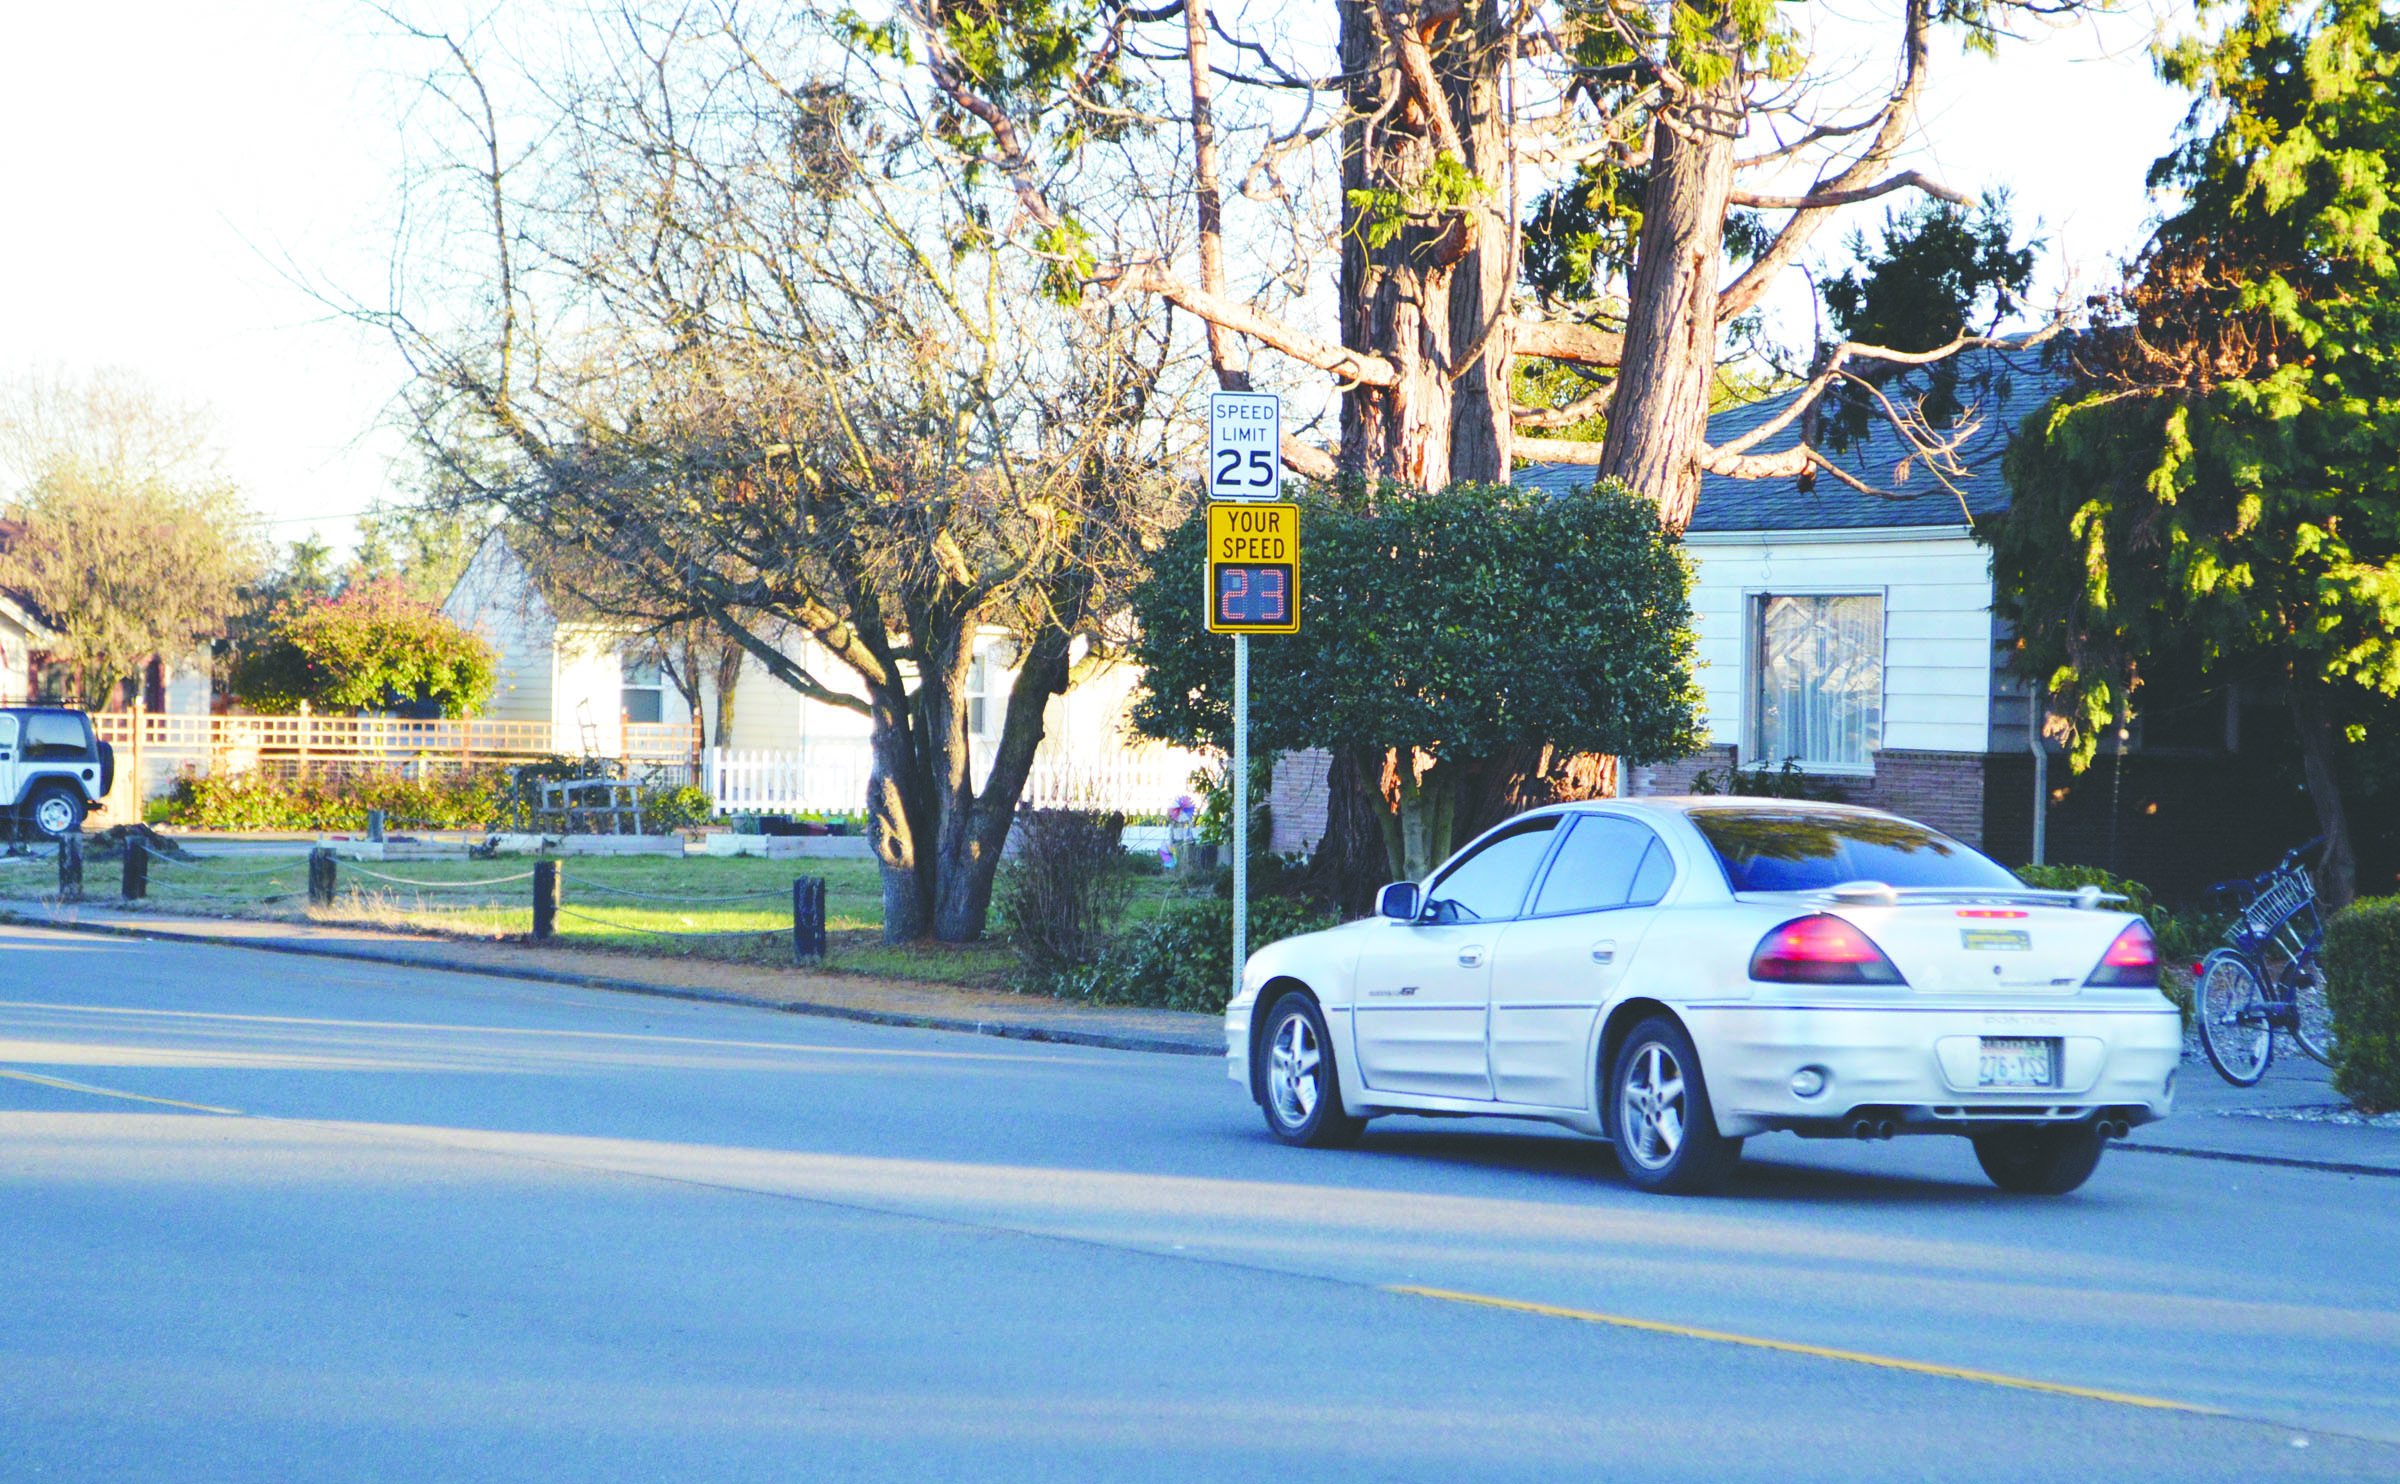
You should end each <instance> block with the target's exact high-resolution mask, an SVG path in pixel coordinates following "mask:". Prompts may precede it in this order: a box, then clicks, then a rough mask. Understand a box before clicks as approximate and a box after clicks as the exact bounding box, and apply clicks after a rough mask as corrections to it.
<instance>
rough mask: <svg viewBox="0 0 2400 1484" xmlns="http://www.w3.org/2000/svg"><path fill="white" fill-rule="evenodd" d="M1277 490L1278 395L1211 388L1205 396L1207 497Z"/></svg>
mask: <svg viewBox="0 0 2400 1484" xmlns="http://www.w3.org/2000/svg"><path fill="white" fill-rule="evenodd" d="M1282 494H1283V398H1281V397H1279V396H1277V395H1275V394H1274V393H1273V392H1212V393H1210V394H1209V398H1208V497H1209V498H1210V499H1212V500H1273V499H1276V498H1278V497H1280V496H1281V495H1282Z"/></svg>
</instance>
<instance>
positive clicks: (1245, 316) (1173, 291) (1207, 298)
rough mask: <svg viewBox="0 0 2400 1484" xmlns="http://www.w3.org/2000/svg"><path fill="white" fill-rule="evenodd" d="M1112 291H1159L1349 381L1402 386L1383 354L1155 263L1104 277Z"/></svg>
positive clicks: (1182, 306) (1187, 307)
mask: <svg viewBox="0 0 2400 1484" xmlns="http://www.w3.org/2000/svg"><path fill="white" fill-rule="evenodd" d="M1100 281H1101V282H1102V283H1104V284H1107V285H1108V287H1109V288H1110V290H1111V291H1112V292H1134V293H1148V294H1156V295H1158V296H1159V297H1160V298H1162V299H1164V300H1166V301H1167V302H1168V303H1170V304H1173V305H1174V306H1176V307H1177V308H1178V309H1184V310H1188V311H1190V312H1191V313H1193V314H1196V315H1198V316H1200V317H1201V318H1202V319H1204V320H1207V321H1209V322H1210V323H1211V324H1219V325H1223V326H1225V327H1226V328H1227V329H1229V330H1235V331H1239V332H1240V333H1242V334H1244V335H1247V336H1249V337H1250V338H1251V339H1253V340H1256V341H1258V342H1259V343H1260V344H1261V345H1266V346H1270V347H1272V348H1274V349H1276V350H1279V351H1282V352H1283V353H1284V354H1285V355H1287V356H1290V357H1291V358H1292V359H1294V360H1297V361H1305V362H1307V363H1308V364H1309V365H1311V366H1314V367H1316V368H1317V369H1318V370H1320V371H1330V372H1332V373H1333V374H1334V375H1336V376H1339V377H1341V378H1342V379H1343V380H1345V381H1353V382H1358V383H1361V384H1363V385H1366V386H1380V387H1389V386H1398V385H1399V384H1400V368H1399V367H1397V366H1395V365H1393V364H1392V363H1391V362H1390V361H1387V360H1385V359H1384V358H1383V357H1381V356H1369V355H1361V354H1360V353H1359V352H1357V351H1354V350H1351V349H1349V348H1348V347H1346V346H1340V345H1336V344H1334V343H1332V342H1331V341H1328V340H1320V339H1318V338H1317V337H1316V336H1314V335H1310V334H1307V333H1305V332H1303V331H1300V330H1295V329H1293V328H1292V327H1291V326H1289V325H1287V324H1284V323H1283V322H1282V321H1281V320H1277V319H1271V318H1269V317H1268V316H1266V315H1264V314H1261V313H1260V312H1259V311H1257V310H1256V309H1253V308H1251V307H1250V306H1249V305H1247V304H1237V303H1235V302H1234V301H1233V300H1231V299H1228V298H1225V297H1223V296H1222V295H1218V294H1210V293H1204V292H1203V291H1201V290H1199V289H1196V288H1193V287H1192V286H1191V285H1190V284H1188V283H1185V282H1184V281H1183V280H1182V279H1180V278H1177V277H1175V276H1174V275H1173V274H1171V273H1168V272H1166V271H1165V270H1163V269H1161V268H1159V267H1157V266H1155V265H1153V264H1147V263H1142V264H1136V265H1134V266H1132V267H1129V268H1126V269H1123V270H1121V271H1120V272H1118V273H1117V275H1116V276H1115V278H1114V279H1113V280H1111V279H1107V278H1103V279H1102V280H1100Z"/></svg>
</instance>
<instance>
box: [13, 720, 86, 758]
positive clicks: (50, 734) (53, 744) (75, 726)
mask: <svg viewBox="0 0 2400 1484" xmlns="http://www.w3.org/2000/svg"><path fill="white" fill-rule="evenodd" d="M91 749H92V739H91V736H90V734H89V733H87V732H85V731H84V729H83V718H82V717H80V716H75V715H72V714H70V713H67V712H64V711H32V712H28V713H26V716H25V761H27V762H29V763H43V762H68V763H71V762H78V761H80V760H82V759H83V758H84V757H85V756H86V755H87V754H89V753H90V751H91Z"/></svg>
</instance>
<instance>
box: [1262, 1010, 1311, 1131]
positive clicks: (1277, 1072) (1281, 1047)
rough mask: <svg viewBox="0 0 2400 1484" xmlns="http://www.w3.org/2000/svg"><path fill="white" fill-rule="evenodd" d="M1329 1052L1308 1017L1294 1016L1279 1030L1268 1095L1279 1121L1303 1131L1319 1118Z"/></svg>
mask: <svg viewBox="0 0 2400 1484" xmlns="http://www.w3.org/2000/svg"><path fill="white" fill-rule="evenodd" d="M1324 1066H1325V1051H1324V1048H1323V1047H1321V1046H1319V1045H1318V1044H1317V1028H1316V1027H1315V1026H1314V1025H1311V1024H1310V1023H1309V1019H1308V1017H1307V1016H1305V1015H1302V1014H1299V1013H1297V1012H1294V1013H1293V1014H1290V1015H1287V1016H1285V1017H1284V1018H1283V1023H1282V1024H1281V1025H1278V1026H1277V1027H1275V1035H1274V1039H1273V1043H1272V1045H1271V1046H1270V1048H1269V1051H1268V1055H1267V1095H1268V1098H1269V1099H1270V1101H1272V1102H1273V1103H1274V1105H1275V1118H1276V1121H1277V1122H1279V1123H1281V1124H1282V1125H1283V1126H1284V1127H1286V1128H1299V1127H1300V1126H1302V1125H1303V1124H1306V1123H1307V1122H1308V1120H1309V1119H1310V1118H1312V1117H1314V1116H1315V1114H1316V1111H1317V1103H1318V1102H1319V1100H1320V1099H1321V1098H1322V1096H1323V1094H1324V1087H1323V1085H1322V1084H1323V1080H1324Z"/></svg>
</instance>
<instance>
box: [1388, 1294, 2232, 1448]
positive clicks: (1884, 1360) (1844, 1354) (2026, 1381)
mask: <svg viewBox="0 0 2400 1484" xmlns="http://www.w3.org/2000/svg"><path fill="white" fill-rule="evenodd" d="M1384 1292H1386V1293H1401V1294H1407V1295H1409V1296H1410V1297H1412V1298H1428V1299H1441V1300H1443V1301H1444V1302H1447V1303H1453V1304H1475V1305H1478V1306H1480V1307H1482V1308H1486V1309H1510V1310H1514V1311H1515V1312H1517V1313H1520V1314H1540V1315H1542V1316H1544V1317H1546V1318H1550V1319H1573V1320H1576V1321H1578V1322H1580V1323H1584V1324H1606V1325H1611V1326H1614V1327H1615V1328H1618V1329H1638V1330H1643V1331H1646V1332H1648V1333H1650V1334H1657V1335H1680V1336H1682V1337H1683V1338H1684V1339H1687V1340H1708V1341H1711V1342H1713V1343H1715V1344H1719V1345H1745V1346H1748V1347H1749V1348H1751V1349H1753V1350H1780V1351H1783V1352H1784V1353H1786V1354H1789V1355H1813V1356H1815V1357H1817V1358H1818V1359H1820V1360H1844V1361H1848V1362H1850V1363H1851V1364H1852V1365H1867V1366H1876V1367H1878V1368H1880V1369H1883V1370H1887V1371H1908V1372H1911V1373H1913V1374H1915V1375H1919V1376H1941V1377H1945V1378H1947V1379H1949V1380H1952V1381H1973V1382H1975V1383H1977V1384H1979V1385H1983V1386H2005V1387H2008V1388H2010V1389H2012V1390H2016V1391H2046V1392H2049V1393H2051V1394H2052V1395H2055V1396H2079V1397H2083V1398H2086V1399H2087V1400H2090V1401H2096V1402H2115V1403H2116V1404H2117V1405H2119V1406H2123V1407H2150V1408H2154V1409H2156V1410H2158V1411H2162V1412H2198V1413H2202V1414H2204V1415H2207V1416H2212V1417H2222V1416H2224V1415H2225V1414H2224V1412H2223V1411H2221V1410H2220V1409H2218V1408H2216V1407H2203V1406H2197V1405H2195V1404H2193V1403H2191V1402H2175V1401H2168V1400H2167V1399H2166V1398H2164V1397H2156V1396H2140V1395H2137V1394H2135V1393H2133V1392H2130V1391H2103V1390H2101V1389H2099V1388H2097V1387H2092V1386H2068V1385H2066V1384H2064V1383H2062V1382H2058V1381H2036V1380H2034V1379H2032V1378H2031V1377H2029V1376H2009V1375H2003V1374H2002V1373H2000V1372H1998V1371H1978V1370H1970V1369H1968V1368H1967V1367H1965V1366H1954V1365H1933V1364H1930V1363H1929V1362H1926V1361H1922V1360H1902V1359H1900V1358H1899V1357H1897V1356H1892V1355H1872V1354H1869V1353H1867V1352H1866V1351H1863V1350H1836V1349H1834V1348H1832V1347H1831V1346H1827V1345H1805V1344H1801V1343H1800V1342H1798V1341H1796V1340H1770V1339H1766V1338H1763V1337H1762V1336H1758V1335H1737V1334H1734V1333H1732V1332H1730V1331H1728V1330H1721V1329H1700V1328H1698V1327H1696V1326H1694V1325H1689V1324H1669V1323H1666V1322H1664V1321H1663V1320H1657V1319H1635V1318H1633V1317H1631V1316H1630V1315H1625V1314H1602V1313H1599V1312H1597V1311H1595V1310H1591V1309H1567V1308H1561V1307H1560V1306H1558V1305H1556V1304H1535V1303H1527V1302H1526V1301H1524V1300H1523V1299H1505V1298H1494V1297H1492V1296H1491V1295H1489V1294H1482V1293H1460V1292H1457V1291H1456V1290H1454V1289H1448V1288H1420V1287H1417V1286H1416V1285H1414V1284H1409V1283H1395V1284H1389V1285H1387V1286H1386V1287H1385V1288H1384Z"/></svg>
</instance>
